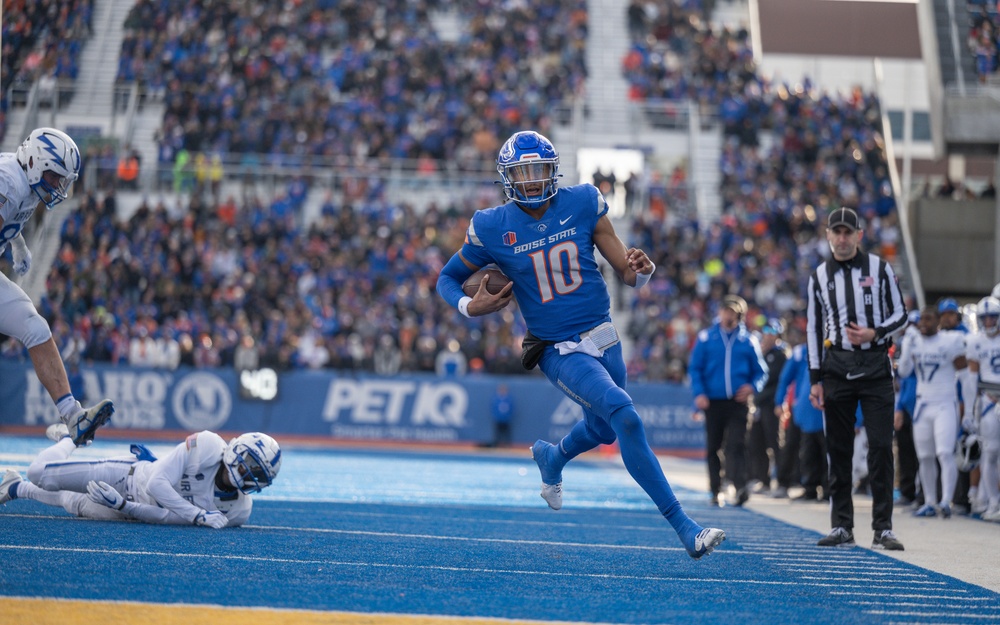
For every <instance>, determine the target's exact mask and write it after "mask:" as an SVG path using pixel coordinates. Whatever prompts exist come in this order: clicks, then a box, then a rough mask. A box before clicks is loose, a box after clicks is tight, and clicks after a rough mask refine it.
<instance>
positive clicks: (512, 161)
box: [497, 130, 559, 209]
mask: <svg viewBox="0 0 1000 625" xmlns="http://www.w3.org/2000/svg"><path fill="white" fill-rule="evenodd" d="M497 173H499V174H500V181H501V183H502V184H503V190H504V195H506V196H507V199H508V200H513V201H514V202H516V203H517V204H518V205H519V206H521V207H523V208H528V209H536V208H541V206H542V205H544V204H545V203H546V202H548V201H549V200H550V199H552V198H553V197H554V196H555V194H556V191H557V188H556V179H557V178H558V177H559V154H558V153H557V152H556V149H555V147H553V145H552V142H551V141H549V140H548V139H546V138H545V137H544V136H542V135H540V134H538V133H537V132H534V131H531V130H525V131H521V132H517V133H514V134H513V135H512V136H511V137H510V138H509V139H507V141H506V142H504V144H503V147H501V148H500V153H499V155H497Z"/></svg>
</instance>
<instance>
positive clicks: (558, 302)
mask: <svg viewBox="0 0 1000 625" xmlns="http://www.w3.org/2000/svg"><path fill="white" fill-rule="evenodd" d="M497 172H499V174H500V181H501V182H502V184H503V188H504V192H505V194H506V196H507V199H508V202H507V203H505V204H503V205H501V206H496V207H494V208H489V209H486V210H480V211H477V212H476V213H475V214H474V215H473V217H472V221H471V223H470V225H469V229H468V232H467V234H466V239H465V244H464V245H463V246H462V249H461V250H459V251H458V252H457V253H456V254H455V255H454V256H452V257H451V259H450V260H449V261H448V263H447V264H446V265H445V267H444V268H443V269H442V270H441V274H440V276H439V278H438V283H437V290H438V293H439V294H440V295H441V297H443V298H444V299H445V301H447V302H448V303H449V304H451V305H452V306H454V307H456V308H458V310H459V311H460V312H461V313H462V314H463V315H465V316H467V317H477V316H480V315H486V314H489V313H492V312H496V311H498V310H500V309H502V308H504V307H505V306H507V305H508V304H509V303H510V301H511V299H512V298H514V297H516V298H517V303H518V306H519V308H520V309H521V313H522V314H523V315H524V320H525V322H526V323H527V326H528V334H527V336H526V337H525V339H524V351H523V354H522V360H523V362H524V366H525V367H526V368H528V369H532V368H534V367H535V366H536V365H537V366H540V367H541V369H542V371H543V372H544V373H545V376H546V377H547V378H548V379H549V381H550V382H551V383H552V384H553V385H555V386H556V387H557V388H558V389H559V390H561V391H562V392H563V393H565V394H566V395H567V396H568V397H570V398H571V399H572V400H573V401H575V402H576V403H578V404H579V405H580V406H582V407H583V412H584V419H582V420H581V421H580V422H579V423H577V424H576V425H575V426H574V427H573V429H572V431H571V432H570V433H569V434H567V435H566V436H565V437H564V438H563V439H562V441H560V442H559V443H558V444H557V445H552V444H550V443H547V442H545V441H541V440H539V441H537V442H536V443H535V444H534V445H533V446H532V448H531V452H532V455H533V457H534V459H535V462H536V463H537V464H538V468H539V470H540V471H541V474H542V493H541V495H542V498H543V499H545V501H546V502H547V503H548V504H549V507H551V508H552V509H554V510H558V509H559V508H561V507H562V468H563V467H564V466H565V465H566V463H567V462H569V461H570V460H572V459H573V458H575V457H576V456H578V455H580V454H582V453H584V452H586V451H589V450H591V449H594V448H595V447H597V446H598V445H600V444H610V443H613V442H614V441H615V440H617V441H618V444H619V447H620V449H621V454H622V459H623V460H624V461H625V467H626V468H627V469H628V471H629V473H630V474H631V475H632V477H633V478H634V479H635V481H636V482H637V483H638V484H639V485H640V486H641V487H642V488H643V490H645V491H646V493H647V494H648V495H649V496H650V498H651V499H652V500H653V502H654V503H656V506H657V507H658V508H659V510H660V513H661V514H663V516H664V517H665V518H666V519H667V521H669V522H670V524H671V525H672V526H673V528H674V530H675V531H676V532H677V535H678V537H679V538H680V540H681V542H682V543H683V545H684V547H685V548H686V549H687V552H688V553H689V554H690V555H691V557H692V558H700V557H701V556H703V555H705V554H707V553H710V552H711V551H712V550H713V549H715V548H716V547H717V546H718V545H719V544H720V543H721V542H722V541H723V540H725V537H726V535H725V532H723V531H722V530H720V529H713V528H703V527H701V526H700V525H698V524H697V523H696V522H695V521H693V520H692V519H691V518H690V517H689V516H688V515H687V514H686V513H685V512H684V509H683V508H682V507H681V505H680V502H678V501H677V497H676V496H674V493H673V491H672V490H671V488H670V484H669V482H667V478H666V477H665V476H664V474H663V470H662V468H661V467H660V463H659V461H658V460H657V458H656V456H655V455H654V454H653V451H652V450H651V449H650V447H649V444H648V442H647V441H646V434H645V429H644V428H643V424H642V419H640V417H639V414H638V412H636V409H635V406H634V405H633V403H632V398H631V397H629V395H628V393H626V392H625V383H626V370H625V361H624V358H623V357H622V347H621V343H620V341H619V338H618V332H617V330H616V329H615V327H614V325H613V324H612V322H611V300H610V297H609V295H608V285H607V283H606V282H605V281H604V277H603V275H602V274H601V271H600V268H599V267H598V265H597V259H596V258H595V255H594V249H595V248H596V249H598V250H600V252H601V255H602V256H603V257H604V258H605V259H607V261H608V262H609V263H610V264H611V266H612V267H613V268H614V270H615V273H617V274H618V277H619V278H621V279H622V280H623V281H624V282H625V284H627V285H629V286H632V287H635V288H639V287H642V286H643V285H645V284H646V283H647V282H649V278H650V276H651V275H652V273H653V270H654V266H653V263H652V261H651V260H650V259H649V257H648V256H647V255H646V253H645V252H643V251H642V250H639V249H635V248H626V247H625V244H624V243H623V242H622V241H621V239H620V238H619V237H618V235H617V234H616V233H615V229H614V226H612V224H611V220H610V219H609V218H608V215H607V213H608V205H607V202H605V200H604V198H603V197H602V195H601V193H600V192H599V191H598V190H597V188H596V187H594V186H593V185H590V184H580V185H575V186H571V187H566V188H557V186H556V183H557V178H558V177H559V173H558V172H559V155H558V154H557V153H556V150H555V147H553V145H552V143H551V142H550V141H549V140H548V139H546V138H545V137H544V136H542V135H541V134H539V133H537V132H533V131H521V132H517V133H515V134H514V135H513V136H511V137H510V138H509V139H508V140H507V141H506V142H505V143H504V144H503V147H502V148H501V149H500V153H499V156H498V157H497ZM490 264H495V265H496V266H497V267H498V268H499V269H500V270H501V271H502V272H503V273H504V274H506V275H507V276H508V277H509V278H510V280H511V282H510V284H507V285H506V286H505V287H504V288H503V289H501V290H500V291H499V292H498V293H496V294H495V295H491V294H490V293H489V292H488V291H487V288H486V284H487V282H488V279H484V280H483V281H482V282H481V283H480V287H479V290H478V292H476V294H475V296H473V297H470V296H468V295H466V294H465V293H464V291H463V290H462V285H463V283H464V282H465V280H466V279H467V278H468V277H469V276H471V275H472V274H473V273H474V272H475V271H477V270H478V269H480V268H481V267H484V266H486V265H490Z"/></svg>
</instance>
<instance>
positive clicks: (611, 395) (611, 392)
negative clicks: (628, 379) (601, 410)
mask: <svg viewBox="0 0 1000 625" xmlns="http://www.w3.org/2000/svg"><path fill="white" fill-rule="evenodd" d="M604 405H605V406H607V409H608V414H614V412H615V411H616V410H618V409H619V408H623V407H625V406H631V405H632V398H631V397H629V396H628V393H626V392H625V390H624V389H622V388H620V387H618V386H613V387H611V388H609V389H608V391H607V392H606V393H604Z"/></svg>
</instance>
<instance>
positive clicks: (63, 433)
mask: <svg viewBox="0 0 1000 625" xmlns="http://www.w3.org/2000/svg"><path fill="white" fill-rule="evenodd" d="M45 436H46V437H48V439H49V440H51V441H54V442H56V443H58V442H59V441H61V440H62V439H64V438H69V428H68V427H66V424H65V423H53V424H52V425H50V426H49V427H47V428H45Z"/></svg>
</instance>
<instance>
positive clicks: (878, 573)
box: [786, 567, 927, 579]
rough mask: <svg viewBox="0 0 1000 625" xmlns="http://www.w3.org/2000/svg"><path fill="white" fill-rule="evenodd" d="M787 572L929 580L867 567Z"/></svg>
mask: <svg viewBox="0 0 1000 625" xmlns="http://www.w3.org/2000/svg"><path fill="white" fill-rule="evenodd" d="M840 568H845V567H840ZM786 572H788V573H823V572H826V573H829V574H831V575H840V574H843V573H864V574H865V575H873V576H876V577H888V576H890V575H891V576H892V577H919V578H922V579H927V576H926V575H924V574H923V573H897V572H893V571H883V570H876V569H871V568H867V567H854V568H852V569H850V570H849V571H842V570H836V571H834V570H831V569H828V568H827V569H824V568H821V567H812V568H808V569H799V568H788V569H787V570H786Z"/></svg>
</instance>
